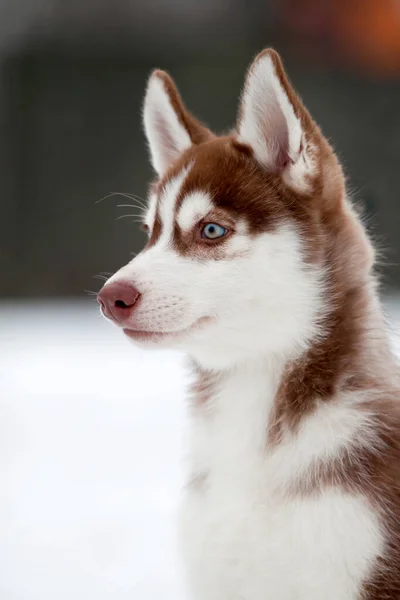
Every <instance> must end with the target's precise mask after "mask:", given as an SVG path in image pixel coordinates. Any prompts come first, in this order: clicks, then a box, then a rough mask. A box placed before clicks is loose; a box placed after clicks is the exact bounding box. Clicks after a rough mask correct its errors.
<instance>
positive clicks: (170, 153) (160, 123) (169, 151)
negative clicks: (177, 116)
mask: <svg viewBox="0 0 400 600" xmlns="http://www.w3.org/2000/svg"><path fill="white" fill-rule="evenodd" d="M154 125H155V129H156V130H157V132H158V135H159V136H160V142H161V147H162V154H163V157H164V160H165V159H166V161H167V162H169V160H170V159H171V158H173V157H174V155H176V154H177V152H178V148H177V147H176V144H175V143H174V139H173V136H172V135H171V132H170V131H169V129H168V126H167V123H166V121H165V118H164V117H163V115H162V114H161V113H159V112H158V111H157V112H156V113H155V115H154Z"/></svg>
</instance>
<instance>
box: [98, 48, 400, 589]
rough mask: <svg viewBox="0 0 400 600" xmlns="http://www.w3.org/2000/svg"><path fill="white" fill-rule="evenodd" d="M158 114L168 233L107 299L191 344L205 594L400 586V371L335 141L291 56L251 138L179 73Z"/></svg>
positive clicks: (153, 236) (149, 112)
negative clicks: (291, 66) (208, 112)
mask: <svg viewBox="0 0 400 600" xmlns="http://www.w3.org/2000/svg"><path fill="white" fill-rule="evenodd" d="M144 127H145V132H146V135H147V139H148V142H149V146H150V153H151V157H152V162H153V165H154V168H155V170H156V172H157V174H158V177H159V178H158V180H157V182H156V183H155V184H154V185H153V186H152V187H151V192H150V198H149V206H148V210H147V215H146V217H145V227H146V229H147V230H148V233H149V241H148V244H147V246H146V247H145V249H144V250H143V252H141V254H139V256H137V257H136V258H135V259H134V260H132V261H131V262H130V263H129V264H128V265H126V266H125V267H123V268H122V269H121V270H120V271H118V272H117V273H116V274H115V275H114V276H113V277H111V279H110V280H109V281H108V282H107V283H106V285H105V286H104V288H103V289H102V290H101V292H100V294H99V302H100V304H101V306H102V311H103V313H104V314H105V316H106V317H108V318H110V319H112V320H113V321H115V323H116V324H117V325H118V326H120V327H121V328H122V329H123V331H124V332H125V333H126V335H128V336H129V337H131V338H132V339H133V340H135V341H136V342H139V343H140V344H142V345H144V346H148V347H153V346H157V347H159V346H165V347H174V348H179V349H184V350H185V351H186V352H187V354H188V356H189V357H190V362H191V368H192V371H193V374H194V382H193V385H192V388H191V390H190V394H189V398H190V402H189V413H190V419H189V421H190V437H189V444H190V448H189V450H190V454H189V456H190V473H189V477H188V485H187V488H186V490H185V493H184V503H183V507H182V517H181V527H180V529H181V534H182V546H183V556H184V560H185V563H186V572H187V578H188V583H189V587H190V590H191V597H192V598H195V599H196V600H356V599H357V600H361V599H363V600H377V599H380V600H383V599H386V600H389V599H395V598H396V599H398V598H400V392H399V390H400V383H399V376H398V370H397V364H396V361H395V359H394V357H393V356H392V355H391V352H390V350H389V344H388V334H387V330H386V327H385V323H384V318H383V316H382V310H381V306H380V302H379V299H378V295H377V291H376V283H375V279H374V275H373V273H372V268H373V263H374V251H373V248H372V245H371V243H370V241H369V239H368V237H367V235H366V232H365V230H364V227H363V226H362V224H361V222H360V219H359V217H358V215H357V213H356V212H355V211H354V209H353V208H352V205H351V202H350V200H349V198H348V196H347V194H346V189H345V182H344V178H343V173H342V169H341V167H340V164H339V163H338V160H337V158H336V156H335V154H334V152H333V151H332V149H331V147H330V146H329V144H328V142H327V140H326V139H325V138H324V136H323V135H322V133H321V131H320V129H319V128H318V126H317V125H316V124H315V123H314V121H313V120H312V118H311V117H310V115H309V113H308V112H307V110H306V109H305V108H304V106H303V104H302V103H301V101H300V99H299V98H298V96H297V95H296V93H295V92H294V90H293V88H292V87H291V85H290V83H289V81H288V79H287V77H286V75H285V72H284V70H283V66H282V63H281V60H280V58H279V56H278V55H277V54H276V53H275V52H274V51H273V50H265V51H264V52H262V53H261V54H260V55H259V56H258V57H257V58H256V59H255V61H254V63H253V65H252V66H251V68H250V70H249V72H248V75H247V78H246V82H245V86H244V92H243V95H242V99H241V102H240V108H239V116H238V122H237V125H236V128H235V130H234V131H233V132H232V134H231V135H227V136H223V137H217V136H215V135H214V134H213V133H211V132H210V131H209V130H208V129H207V128H205V127H204V126H203V125H201V124H200V123H199V122H198V121H197V120H196V119H195V118H194V117H193V116H192V115H191V114H190V113H189V112H188V111H187V110H186V108H185V107H184V105H183V103H182V100H181V98H180V96H179V93H178V91H177V89H176V87H175V85H174V83H173V81H172V80H171V78H170V77H169V76H168V75H167V74H166V73H165V72H163V71H155V72H153V74H152V75H151V77H150V79H149V83H148V87H147V92H146V97H145V103H144Z"/></svg>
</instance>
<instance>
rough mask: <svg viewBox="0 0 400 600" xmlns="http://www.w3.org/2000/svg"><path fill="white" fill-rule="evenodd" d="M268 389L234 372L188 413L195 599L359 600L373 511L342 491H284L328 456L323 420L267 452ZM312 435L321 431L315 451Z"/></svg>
mask: <svg viewBox="0 0 400 600" xmlns="http://www.w3.org/2000/svg"><path fill="white" fill-rule="evenodd" d="M274 394H275V389H274V385H272V384H269V383H268V382H267V381H265V380H262V379H257V378H254V377H253V378H251V377H250V378H249V379H247V380H246V379H244V380H243V379H239V378H237V379H236V380H233V381H232V382H230V383H229V384H228V385H226V386H225V389H224V390H223V391H221V392H220V394H219V395H218V396H217V397H216V398H215V399H213V400H212V401H211V402H210V404H209V406H203V407H196V408H195V410H194V413H193V415H192V418H191V423H190V432H189V441H190V444H189V447H190V454H189V461H190V463H189V473H190V475H189V483H188V485H187V488H186V491H185V496H184V504H183V509H182V520H181V526H182V529H181V531H182V536H183V543H184V554H185V559H186V560H187V562H188V568H189V571H190V572H191V574H192V577H193V578H194V580H195V581H196V582H197V583H195V584H194V585H196V586H197V587H198V588H199V589H201V591H200V593H199V598H202V597H204V598H207V599H208V600H213V598H214V596H213V594H215V598H218V599H219V600H220V599H222V600H224V599H225V598H229V600H230V599H233V600H235V599H236V598H238V599H239V598H240V600H247V599H248V600H258V599H260V600H261V599H263V600H265V597H266V596H265V594H266V593H267V594H273V597H274V598H275V600H280V599H285V600H286V598H287V599H291V598H295V597H296V598H303V596H302V593H301V590H302V589H303V588H304V597H307V598H308V599H309V598H314V597H315V598H317V597H318V598H321V597H326V598H331V597H332V598H335V600H338V599H341V598H346V600H347V599H350V598H356V597H357V594H358V586H359V585H360V582H361V581H362V577H363V575H364V573H365V572H366V570H367V568H368V565H369V564H370V562H371V560H372V559H373V557H374V556H375V554H376V552H377V550H378V549H379V546H380V533H379V526H378V524H377V522H376V518H375V515H374V514H373V513H372V511H371V510H370V508H369V507H368V506H367V504H366V502H365V500H364V498H362V497H350V496H346V495H345V493H344V492H343V491H342V490H340V489H326V490H320V491H318V493H316V494H315V495H313V496H310V497H306V498H304V497H300V495H299V496H298V497H296V495H294V496H290V495H288V494H287V493H286V492H287V490H288V487H290V486H291V484H292V483H295V482H296V478H297V477H298V476H299V474H301V475H304V474H305V473H306V472H307V469H309V468H310V467H311V465H312V463H313V460H315V458H316V456H315V453H317V454H318V445H320V446H321V449H322V450H323V452H324V453H325V454H326V450H327V448H326V446H324V444H323V443H322V442H321V439H323V429H324V426H325V423H324V422H323V421H322V422H321V427H320V429H321V431H320V432H319V433H318V427H316V426H315V425H316V423H314V424H313V425H312V426H311V428H310V429H309V430H308V429H307V428H305V430H304V431H303V432H301V433H299V437H297V438H296V439H291V440H289V441H287V443H284V444H282V446H281V447H280V448H279V450H277V451H271V449H268V446H267V433H268V425H269V419H270V414H271V409H272V406H273V401H274ZM313 434H314V436H315V435H317V436H318V435H320V436H321V439H320V440H319V441H318V439H317V440H316V442H315V444H316V446H317V448H316V450H315V452H314V449H313V437H312V435H313ZM310 436H311V438H310ZM325 438H326V436H325ZM327 443H328V444H329V443H330V441H329V440H327ZM321 444H322V445H321ZM332 448H333V450H332ZM332 448H330V449H331V450H332V451H333V452H334V445H333V446H332ZM312 590H314V591H315V593H316V595H315V596H313V595H312V593H311V591H312ZM331 591H332V594H333V595H330V593H331ZM321 593H323V594H324V596H321V595H318V594H321ZM271 597H272V596H271Z"/></svg>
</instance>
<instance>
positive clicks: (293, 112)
mask: <svg viewBox="0 0 400 600" xmlns="http://www.w3.org/2000/svg"><path fill="white" fill-rule="evenodd" d="M237 132H238V137H239V140H240V141H241V142H243V143H245V144H247V145H248V146H250V147H251V148H252V150H253V153H254V157H255V159H256V160H257V161H258V162H259V163H260V164H261V165H262V166H263V167H264V168H265V169H266V170H268V171H270V172H274V173H279V174H281V175H282V178H283V179H284V181H285V182H286V183H287V184H288V185H289V186H291V187H292V188H295V189H296V190H298V191H301V192H307V191H309V189H310V186H311V183H312V179H313V175H315V172H316V169H317V164H316V162H317V160H316V159H317V151H318V148H317V146H318V141H319V140H320V139H321V138H320V136H321V134H320V131H319V129H318V127H317V126H316V124H315V123H314V122H313V120H312V119H311V117H310V115H309V113H308V112H307V110H306V108H305V107H304V105H303V104H302V102H301V100H300V99H299V97H298V96H297V94H296V93H295V91H294V89H293V88H292V86H291V85H290V83H289V81H288V78H287V77H286V74H285V71H284V68H283V65H282V61H281V59H280V57H279V55H278V54H277V53H276V52H275V51H274V50H271V49H267V50H264V51H263V52H261V54H259V55H258V56H257V57H256V59H255V61H254V62H253V64H252V66H251V67H250V69H249V72H248V75H247V78H246V81H245V85H244V91H243V95H242V99H241V105H240V110H239V119H238V125H237Z"/></svg>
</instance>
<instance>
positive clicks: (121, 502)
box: [0, 300, 400, 600]
mask: <svg viewBox="0 0 400 600" xmlns="http://www.w3.org/2000/svg"><path fill="white" fill-rule="evenodd" d="M388 310H389V314H390V316H391V319H390V320H391V323H392V324H393V325H394V328H395V329H397V330H398V329H399V326H400V300H398V301H394V300H392V301H390V302H389V303H388ZM396 345H397V350H400V344H399V342H398V341H397V342H396ZM183 389H184V376H183V372H182V367H181V359H180V357H179V356H176V355H174V354H172V353H171V354H170V353H166V352H163V353H153V352H152V353H150V352H146V353H144V352H141V351H139V350H137V349H135V348H134V347H133V346H131V344H129V343H128V342H127V340H125V339H124V338H123V336H122V335H121V334H120V333H119V332H118V331H117V330H116V329H114V328H113V327H112V326H110V325H109V324H108V323H106V322H105V321H104V320H102V319H100V318H99V317H98V314H97V308H96V306H95V304H94V303H86V304H82V303H71V302H69V303H52V304H33V305H30V306H29V307H28V305H25V304H13V305H11V304H3V305H1V304H0V476H1V487H0V565H1V566H0V598H1V599H2V600H71V599H74V600H88V599H90V600H92V599H93V600H111V599H112V600H128V599H129V600H157V599H160V600H161V599H162V600H183V599H184V593H183V590H182V585H181V580H182V578H181V573H180V566H179V561H178V559H177V553H176V547H175V539H174V516H175V511H176V508H177V505H178V499H179V489H180V486H181V481H182V472H181V462H180V459H181V455H182V444H181V433H182V424H183V419H184V401H183Z"/></svg>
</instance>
